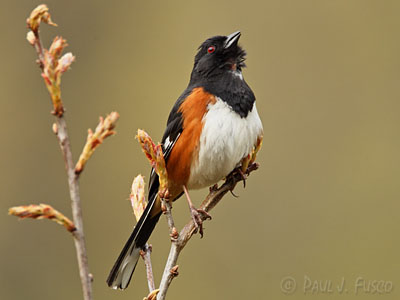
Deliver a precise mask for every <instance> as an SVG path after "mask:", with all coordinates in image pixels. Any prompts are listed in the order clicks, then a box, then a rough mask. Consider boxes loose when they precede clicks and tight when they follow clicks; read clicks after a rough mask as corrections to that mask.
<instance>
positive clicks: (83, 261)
mask: <svg viewBox="0 0 400 300" xmlns="http://www.w3.org/2000/svg"><path fill="white" fill-rule="evenodd" d="M38 9H41V12H39V14H42V15H43V13H47V11H48V9H47V7H46V6H44V7H43V6H39V7H38V8H36V10H38ZM33 14H34V12H33V13H32V14H31V17H30V18H29V19H28V26H29V24H30V29H31V30H32V31H33V33H34V35H35V39H32V43H33V46H34V48H35V50H36V52H37V55H38V57H39V67H40V68H41V69H42V72H44V67H45V66H44V50H43V46H42V43H41V40H40V36H39V27H38V26H39V23H40V21H39V23H38V24H35V28H33V26H32V24H33V23H29V21H30V20H32V18H33V17H37V16H33ZM39 17H40V15H39ZM40 18H41V17H40ZM48 20H50V18H49V16H48ZM48 20H47V21H48ZM50 22H51V21H50ZM28 40H29V39H28ZM30 42H31V41H30ZM55 119H56V123H55V124H56V125H55V126H53V131H54V132H55V133H56V136H57V139H58V142H59V144H60V148H61V152H62V154H63V157H64V162H65V168H66V171H67V176H68V185H69V193H70V197H71V206H72V218H73V222H74V224H75V226H76V230H75V231H74V232H73V233H72V234H73V236H74V242H75V248H76V254H77V259H78V266H79V275H80V277H81V283H82V289H83V297H84V299H85V300H91V299H92V284H91V283H92V275H91V274H90V273H89V265H88V258H87V252H86V246H85V236H84V231H83V219H82V208H81V199H80V195H79V183H78V175H77V174H75V164H74V162H73V159H72V152H71V144H70V141H69V137H68V131H67V124H66V122H65V119H64V118H63V114H62V113H59V114H55Z"/></svg>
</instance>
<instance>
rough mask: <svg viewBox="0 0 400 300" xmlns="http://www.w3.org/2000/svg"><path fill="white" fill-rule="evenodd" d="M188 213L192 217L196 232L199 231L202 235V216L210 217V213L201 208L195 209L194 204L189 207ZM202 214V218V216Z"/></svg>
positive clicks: (205, 218)
mask: <svg viewBox="0 0 400 300" xmlns="http://www.w3.org/2000/svg"><path fill="white" fill-rule="evenodd" d="M190 214H191V216H192V219H193V223H194V226H195V227H196V232H197V231H198V232H199V233H200V236H201V237H203V233H204V231H203V218H204V220H207V219H210V220H211V219H212V218H211V216H210V214H209V213H208V212H206V211H205V210H203V209H197V208H195V207H194V206H192V207H190ZM202 216H203V218H202Z"/></svg>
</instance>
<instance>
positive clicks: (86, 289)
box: [55, 116, 92, 300]
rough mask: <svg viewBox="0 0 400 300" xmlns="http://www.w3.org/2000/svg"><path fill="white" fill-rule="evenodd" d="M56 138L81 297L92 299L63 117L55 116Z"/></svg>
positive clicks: (76, 188) (73, 166) (78, 204)
mask: <svg viewBox="0 0 400 300" xmlns="http://www.w3.org/2000/svg"><path fill="white" fill-rule="evenodd" d="M55 118H56V124H57V138H58V142H59V144H60V148H61V152H62V153H63V156H64V161H65V168H66V170H67V175H68V185H69V194H70V197H71V207H72V219H73V221H74V224H75V226H76V231H74V232H73V236H74V242H75V249H76V255H77V259H78V266H79V275H80V277H81V283H82V289H83V296H84V299H85V300H91V299H92V275H91V274H90V273H89V264H88V258H87V252H86V245H85V235H84V231H83V218H82V207H81V199H80V194H79V183H78V175H77V174H76V173H75V164H74V162H73V160H72V152H71V144H70V141H69V137H68V132H67V124H66V122H65V119H64V118H63V117H58V116H56V117H55Z"/></svg>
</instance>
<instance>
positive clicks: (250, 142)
mask: <svg viewBox="0 0 400 300" xmlns="http://www.w3.org/2000/svg"><path fill="white" fill-rule="evenodd" d="M202 121H203V124H204V125H203V130H202V133H201V135H200V144H199V155H198V160H196V161H195V163H194V164H193V165H192V167H191V169H190V177H189V181H188V188H189V189H198V188H204V187H207V186H211V185H213V184H215V183H217V182H218V181H219V180H221V179H223V178H224V177H225V176H226V175H228V174H229V173H230V172H231V171H232V170H233V169H234V168H235V167H236V166H237V165H238V164H239V163H240V161H241V160H242V158H243V157H245V156H247V155H248V154H249V153H250V152H251V150H252V149H253V146H254V145H255V143H256V141H257V137H259V136H260V135H261V134H262V131H263V128H262V124H261V120H260V117H259V116H258V113H257V108H256V105H255V103H254V106H253V108H252V110H251V111H250V112H249V113H248V115H247V117H246V118H241V117H240V116H239V114H237V113H236V112H234V111H233V110H232V108H231V107H230V106H229V105H228V104H227V103H226V102H224V101H222V100H221V99H220V98H217V102H216V103H215V104H209V107H208V112H207V114H205V116H204V118H203V120H202Z"/></svg>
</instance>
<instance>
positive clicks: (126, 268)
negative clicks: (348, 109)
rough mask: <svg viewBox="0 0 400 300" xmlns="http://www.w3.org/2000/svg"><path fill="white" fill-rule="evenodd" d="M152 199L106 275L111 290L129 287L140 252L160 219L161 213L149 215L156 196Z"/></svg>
mask: <svg viewBox="0 0 400 300" xmlns="http://www.w3.org/2000/svg"><path fill="white" fill-rule="evenodd" d="M152 198H153V199H152V201H150V202H149V203H148V205H147V206H146V208H145V210H144V212H143V214H142V216H141V217H140V219H139V221H138V223H137V224H136V226H135V228H134V229H133V232H132V234H131V236H130V237H129V239H128V241H127V242H126V244H125V246H124V248H123V249H122V251H121V253H120V255H119V257H118V259H117V261H116V262H115V264H114V266H113V268H112V269H111V272H110V274H109V275H108V278H107V284H108V286H109V287H111V288H113V289H125V288H127V286H128V285H129V282H130V281H131V278H132V274H133V272H134V271H135V267H136V264H137V262H138V259H139V256H140V250H141V249H142V248H143V246H144V245H145V244H146V242H147V240H148V239H149V237H150V235H151V233H152V232H153V230H154V227H155V226H156V224H157V222H158V219H159V218H160V215H161V212H160V213H157V214H156V215H153V216H152V215H151V213H150V212H151V210H152V208H153V206H154V203H155V202H156V198H157V196H156V195H154V196H153V197H152Z"/></svg>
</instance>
